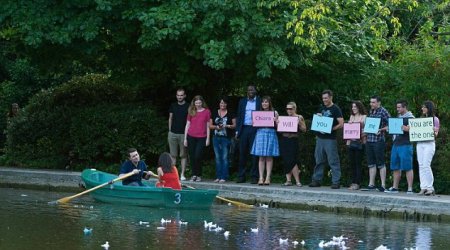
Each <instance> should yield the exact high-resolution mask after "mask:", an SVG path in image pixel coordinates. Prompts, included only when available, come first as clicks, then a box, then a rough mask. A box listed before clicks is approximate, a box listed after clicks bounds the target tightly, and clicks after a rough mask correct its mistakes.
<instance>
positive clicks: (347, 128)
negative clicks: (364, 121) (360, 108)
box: [344, 122, 361, 139]
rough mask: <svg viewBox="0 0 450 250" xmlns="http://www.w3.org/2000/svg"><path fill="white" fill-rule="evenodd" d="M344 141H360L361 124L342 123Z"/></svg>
mask: <svg viewBox="0 0 450 250" xmlns="http://www.w3.org/2000/svg"><path fill="white" fill-rule="evenodd" d="M344 139H361V123H359V122H355V123H344Z"/></svg>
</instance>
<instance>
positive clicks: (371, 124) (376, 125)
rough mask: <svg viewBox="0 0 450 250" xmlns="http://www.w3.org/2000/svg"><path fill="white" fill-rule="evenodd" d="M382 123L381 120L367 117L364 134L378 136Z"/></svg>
mask: <svg viewBox="0 0 450 250" xmlns="http://www.w3.org/2000/svg"><path fill="white" fill-rule="evenodd" d="M380 123H381V118H376V117H367V118H366V122H365V124H366V125H365V126H364V133H369V134H378V130H379V129H380Z"/></svg>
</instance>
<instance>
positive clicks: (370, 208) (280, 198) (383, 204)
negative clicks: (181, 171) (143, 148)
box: [0, 167, 450, 222]
mask: <svg viewBox="0 0 450 250" xmlns="http://www.w3.org/2000/svg"><path fill="white" fill-rule="evenodd" d="M80 183H81V178H80V172H70V171H58V170H32V169H20V168H9V167H0V187H11V188H32V189H40V190H49V191H70V192H81V189H80V187H79V184H80ZM186 184H189V185H191V186H193V187H195V188H202V189H217V190H219V191H220V193H219V194H220V196H223V197H226V198H229V199H234V200H239V201H243V202H246V203H249V204H255V205H259V204H260V203H261V204H268V205H269V207H279V208H291V209H302V210H311V211H327V212H335V213H351V214H356V215H361V216H378V217H383V218H403V219H408V220H417V221H445V222H450V196H447V195H436V196H419V195H417V194H413V195H407V194H406V193H399V194H386V193H380V192H369V191H349V190H347V189H345V188H341V189H339V190H335V189H330V188H329V187H320V188H309V187H296V186H291V187H282V186H281V185H280V184H271V185H270V186H257V185H251V184H247V183H244V184H236V183H234V182H227V183H225V184H216V183H212V182H211V181H204V182H200V183H199V182H195V183H191V182H186Z"/></svg>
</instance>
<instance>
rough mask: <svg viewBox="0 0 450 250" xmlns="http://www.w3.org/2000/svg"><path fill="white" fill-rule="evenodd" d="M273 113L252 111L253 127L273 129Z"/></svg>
mask: <svg viewBox="0 0 450 250" xmlns="http://www.w3.org/2000/svg"><path fill="white" fill-rule="evenodd" d="M274 121H275V112H274V111H252V122H253V127H274V126H275V123H274Z"/></svg>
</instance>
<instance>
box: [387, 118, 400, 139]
mask: <svg viewBox="0 0 450 250" xmlns="http://www.w3.org/2000/svg"><path fill="white" fill-rule="evenodd" d="M402 126H403V118H389V120H388V128H389V134H391V135H402V134H403V130H402Z"/></svg>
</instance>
